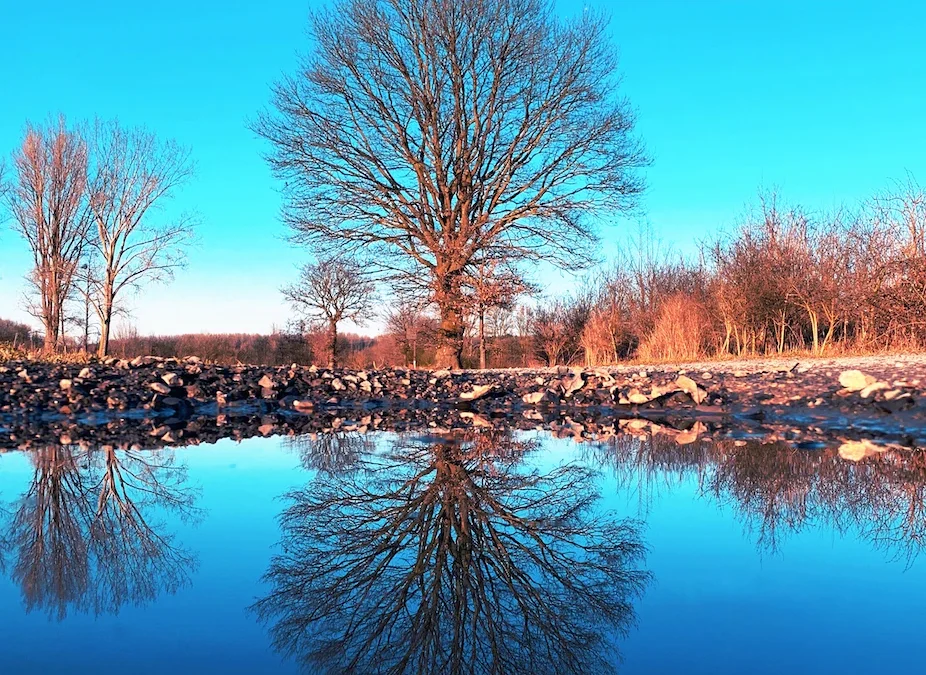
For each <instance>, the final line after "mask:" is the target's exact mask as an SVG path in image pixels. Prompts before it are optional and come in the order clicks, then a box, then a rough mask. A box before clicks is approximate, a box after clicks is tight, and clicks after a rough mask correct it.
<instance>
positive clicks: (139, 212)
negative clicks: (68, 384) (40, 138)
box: [87, 121, 193, 356]
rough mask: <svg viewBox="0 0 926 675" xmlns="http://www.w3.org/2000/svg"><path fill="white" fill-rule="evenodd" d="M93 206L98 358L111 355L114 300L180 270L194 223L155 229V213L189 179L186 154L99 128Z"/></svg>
mask: <svg viewBox="0 0 926 675" xmlns="http://www.w3.org/2000/svg"><path fill="white" fill-rule="evenodd" d="M92 140H93V142H92V148H91V172H90V176H89V183H88V196H89V199H88V203H89V207H90V212H91V215H92V218H93V225H94V226H95V231H96V236H95V237H91V238H90V240H89V247H90V250H91V251H92V254H93V263H94V265H93V267H92V269H91V270H90V275H89V277H88V279H87V281H88V283H89V285H90V287H91V288H92V294H91V302H92V304H93V306H94V308H95V310H96V313H97V316H98V317H99V320H100V341H99V348H98V352H99V355H100V356H105V355H106V354H107V353H108V351H109V336H110V331H111V328H112V320H113V314H114V311H115V310H116V308H117V299H118V298H119V296H120V295H121V294H123V292H124V291H125V290H126V289H128V288H138V287H139V286H140V284H142V283H143V282H153V281H163V280H167V279H169V278H170V277H171V275H172V274H173V271H174V269H176V268H177V267H178V266H179V265H181V264H182V262H183V248H184V245H185V244H186V243H187V242H188V241H189V239H190V235H191V233H192V226H193V220H192V218H191V217H189V216H178V217H176V218H172V219H168V220H167V221H166V222H162V223H156V222H154V220H153V219H152V215H153V211H154V210H155V209H156V208H157V207H158V206H160V205H161V204H162V203H163V202H164V201H165V200H166V199H167V198H169V197H170V196H171V195H172V194H173V193H174V192H176V190H177V189H178V188H179V187H180V186H181V185H182V184H183V183H184V182H185V181H186V180H188V179H189V177H190V176H191V174H192V171H193V165H192V163H191V162H190V155H189V151H188V150H187V149H185V148H183V147H181V146H180V145H178V144H177V143H176V142H174V141H172V140H168V141H159V140H158V139H157V137H155V135H154V134H152V133H150V132H148V131H146V130H144V129H140V128H139V129H123V128H122V127H120V126H119V124H118V123H117V122H100V121H97V122H96V123H95V125H94V128H93V133H92Z"/></svg>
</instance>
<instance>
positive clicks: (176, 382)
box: [161, 373, 183, 387]
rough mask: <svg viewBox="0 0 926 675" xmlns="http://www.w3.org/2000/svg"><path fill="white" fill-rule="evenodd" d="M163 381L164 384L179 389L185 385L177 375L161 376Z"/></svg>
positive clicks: (166, 374)
mask: <svg viewBox="0 0 926 675" xmlns="http://www.w3.org/2000/svg"><path fill="white" fill-rule="evenodd" d="M161 380H162V381H163V382H164V384H166V385H168V386H171V387H179V386H180V385H181V384H183V380H181V379H180V376H179V375H177V373H164V374H163V375H161Z"/></svg>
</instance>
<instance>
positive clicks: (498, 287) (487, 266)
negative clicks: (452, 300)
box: [464, 259, 534, 370]
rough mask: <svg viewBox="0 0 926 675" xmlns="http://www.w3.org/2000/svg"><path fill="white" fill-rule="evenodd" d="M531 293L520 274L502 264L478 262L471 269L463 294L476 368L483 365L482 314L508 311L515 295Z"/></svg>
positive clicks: (483, 334) (510, 266)
mask: <svg viewBox="0 0 926 675" xmlns="http://www.w3.org/2000/svg"><path fill="white" fill-rule="evenodd" d="M532 290H534V289H533V287H532V286H531V285H530V284H529V283H528V282H527V281H526V280H525V279H524V276H523V275H522V274H521V273H520V271H519V270H517V269H516V268H515V267H514V266H513V265H506V264H505V263H504V261H501V260H493V259H482V260H479V261H478V262H476V263H475V264H474V265H473V266H472V271H471V272H470V273H469V274H467V276H466V280H465V282H464V293H465V296H466V298H467V305H468V306H469V308H470V310H471V311H472V313H473V316H474V318H475V320H476V335H477V341H478V343H479V368H481V369H483V370H484V369H485V368H486V365H487V364H486V362H487V354H486V352H487V350H486V330H485V319H486V312H488V311H491V310H493V309H497V308H507V309H511V308H513V307H514V304H515V302H516V301H517V299H518V297H519V296H521V295H524V294H525V293H529V292H531V291H532Z"/></svg>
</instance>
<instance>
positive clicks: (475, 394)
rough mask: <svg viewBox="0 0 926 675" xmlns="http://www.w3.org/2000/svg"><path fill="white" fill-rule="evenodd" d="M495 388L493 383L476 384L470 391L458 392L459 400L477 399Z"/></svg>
mask: <svg viewBox="0 0 926 675" xmlns="http://www.w3.org/2000/svg"><path fill="white" fill-rule="evenodd" d="M494 389H495V385H494V384H477V385H474V386H473V388H472V390H471V391H464V392H463V393H461V394H460V400H461V401H478V400H479V399H481V398H484V397H486V396H488V395H489V394H490V393H491V392H492V391H493V390H494Z"/></svg>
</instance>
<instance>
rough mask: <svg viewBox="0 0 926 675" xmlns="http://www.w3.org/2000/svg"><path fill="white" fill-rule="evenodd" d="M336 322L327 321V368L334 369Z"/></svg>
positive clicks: (335, 362) (336, 340)
mask: <svg viewBox="0 0 926 675" xmlns="http://www.w3.org/2000/svg"><path fill="white" fill-rule="evenodd" d="M337 346H338V322H337V321H334V320H329V321H328V367H329V368H334V367H335V366H336V365H337V363H338V360H337V352H336V350H337Z"/></svg>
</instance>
